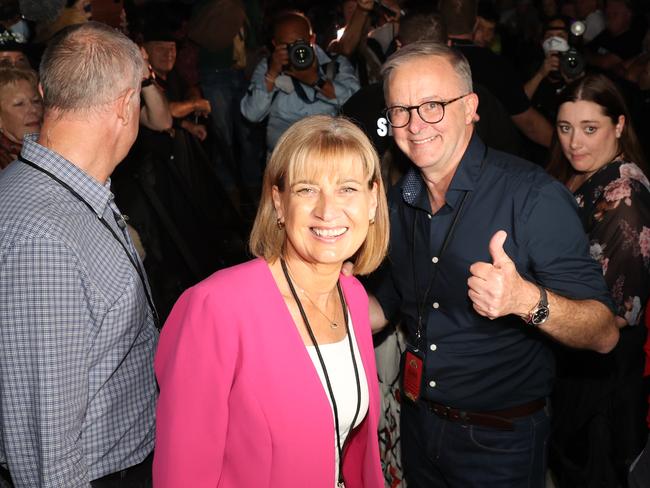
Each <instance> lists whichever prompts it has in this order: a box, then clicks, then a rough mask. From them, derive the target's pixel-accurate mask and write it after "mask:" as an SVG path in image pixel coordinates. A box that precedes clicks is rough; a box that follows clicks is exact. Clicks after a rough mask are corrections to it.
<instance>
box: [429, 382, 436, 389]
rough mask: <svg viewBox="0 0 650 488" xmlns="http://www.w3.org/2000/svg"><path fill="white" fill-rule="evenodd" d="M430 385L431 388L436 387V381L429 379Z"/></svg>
mask: <svg viewBox="0 0 650 488" xmlns="http://www.w3.org/2000/svg"><path fill="white" fill-rule="evenodd" d="M429 386H430V387H431V388H435V387H436V382H435V381H433V380H431V381H429Z"/></svg>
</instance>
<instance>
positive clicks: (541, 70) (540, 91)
mask: <svg viewBox="0 0 650 488" xmlns="http://www.w3.org/2000/svg"><path fill="white" fill-rule="evenodd" d="M569 48H570V46H569V19H568V18H566V17H563V16H556V17H552V18H550V19H548V20H547V21H546V23H545V25H544V30H543V34H542V45H541V50H540V55H543V59H541V60H540V59H539V58H538V59H536V61H535V62H534V63H535V64H534V66H535V67H534V68H533V69H531V71H533V70H535V71H534V74H533V75H532V77H531V78H530V79H529V80H528V81H527V82H526V83H524V91H525V92H526V95H527V96H528V98H529V99H530V100H531V101H532V104H533V106H534V107H535V108H536V109H537V110H539V111H540V112H541V113H542V115H544V116H545V117H546V118H547V119H549V120H555V115H556V112H557V97H558V95H559V94H560V93H561V92H562V90H563V89H564V87H565V85H566V83H567V82H568V81H570V80H571V79H572V78H575V77H579V76H580V74H581V73H580V74H578V75H577V76H575V73H572V72H570V71H569V72H567V71H566V70H564V69H562V67H561V57H562V55H563V53H566V52H567V51H569ZM540 57H541V56H540Z"/></svg>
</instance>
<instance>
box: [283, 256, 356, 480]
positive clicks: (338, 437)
mask: <svg viewBox="0 0 650 488" xmlns="http://www.w3.org/2000/svg"><path fill="white" fill-rule="evenodd" d="M280 264H281V265H282V271H283V272H284V277H285V278H286V279H287V283H288V284H289V289H290V290H291V294H292V295H293V298H294V300H296V304H297V305H298V309H299V310H300V315H302V320H303V322H305V327H306V328H307V333H308V334H309V338H310V339H311V342H312V344H313V345H314V348H315V349H316V354H317V355H318V361H319V362H320V366H321V368H322V369H323V375H324V376H325V384H326V385H327V393H328V395H329V397H330V400H331V402H332V410H334V428H335V430H336V449H337V450H338V453H339V478H338V481H337V486H340V487H343V486H345V485H344V482H343V446H341V433H340V432H339V412H338V408H337V406H336V398H334V391H333V390H332V384H331V382H330V377H329V375H328V374H327V368H326V367H325V361H324V360H323V356H322V354H321V352H320V348H319V347H318V342H317V341H316V336H314V332H313V331H312V329H311V325H309V320H308V319H307V314H306V313H305V309H304V308H303V306H302V303H301V302H300V299H299V298H298V294H297V293H296V289H295V288H294V286H293V283H292V282H291V278H290V277H289V270H288V269H287V263H285V262H284V259H280ZM336 288H337V290H338V292H339V298H340V300H341V308H342V309H343V317H344V318H345V332H346V334H347V336H348V344H349V345H350V354H351V355H352V366H353V367H354V379H355V381H356V384H357V409H356V411H355V412H354V418H353V419H352V424H351V425H350V430H349V431H348V437H347V439H349V438H350V435H349V434H351V433H352V429H354V424H355V423H356V421H357V417H358V416H359V410H361V380H360V379H359V369H358V368H357V360H356V358H355V355H354V346H353V345H352V334H350V330H349V326H348V307H347V304H346V303H345V298H344V296H343V291H342V290H341V283H340V282H337V283H336ZM347 439H346V441H347Z"/></svg>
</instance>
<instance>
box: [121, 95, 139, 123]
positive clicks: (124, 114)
mask: <svg viewBox="0 0 650 488" xmlns="http://www.w3.org/2000/svg"><path fill="white" fill-rule="evenodd" d="M137 96H138V94H137V93H136V90H134V89H133V88H129V89H127V90H126V91H125V92H124V94H123V95H122V96H120V97H119V98H118V99H117V102H116V103H117V117H118V119H120V120H121V121H122V125H128V123H129V122H130V121H131V117H133V116H134V114H135V115H136V116H139V115H140V114H139V113H138V112H136V111H134V110H133V104H134V103H136V97H137Z"/></svg>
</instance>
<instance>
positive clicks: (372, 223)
mask: <svg viewBox="0 0 650 488" xmlns="http://www.w3.org/2000/svg"><path fill="white" fill-rule="evenodd" d="M374 223H375V218H374V217H373V218H371V219H370V225H374Z"/></svg>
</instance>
